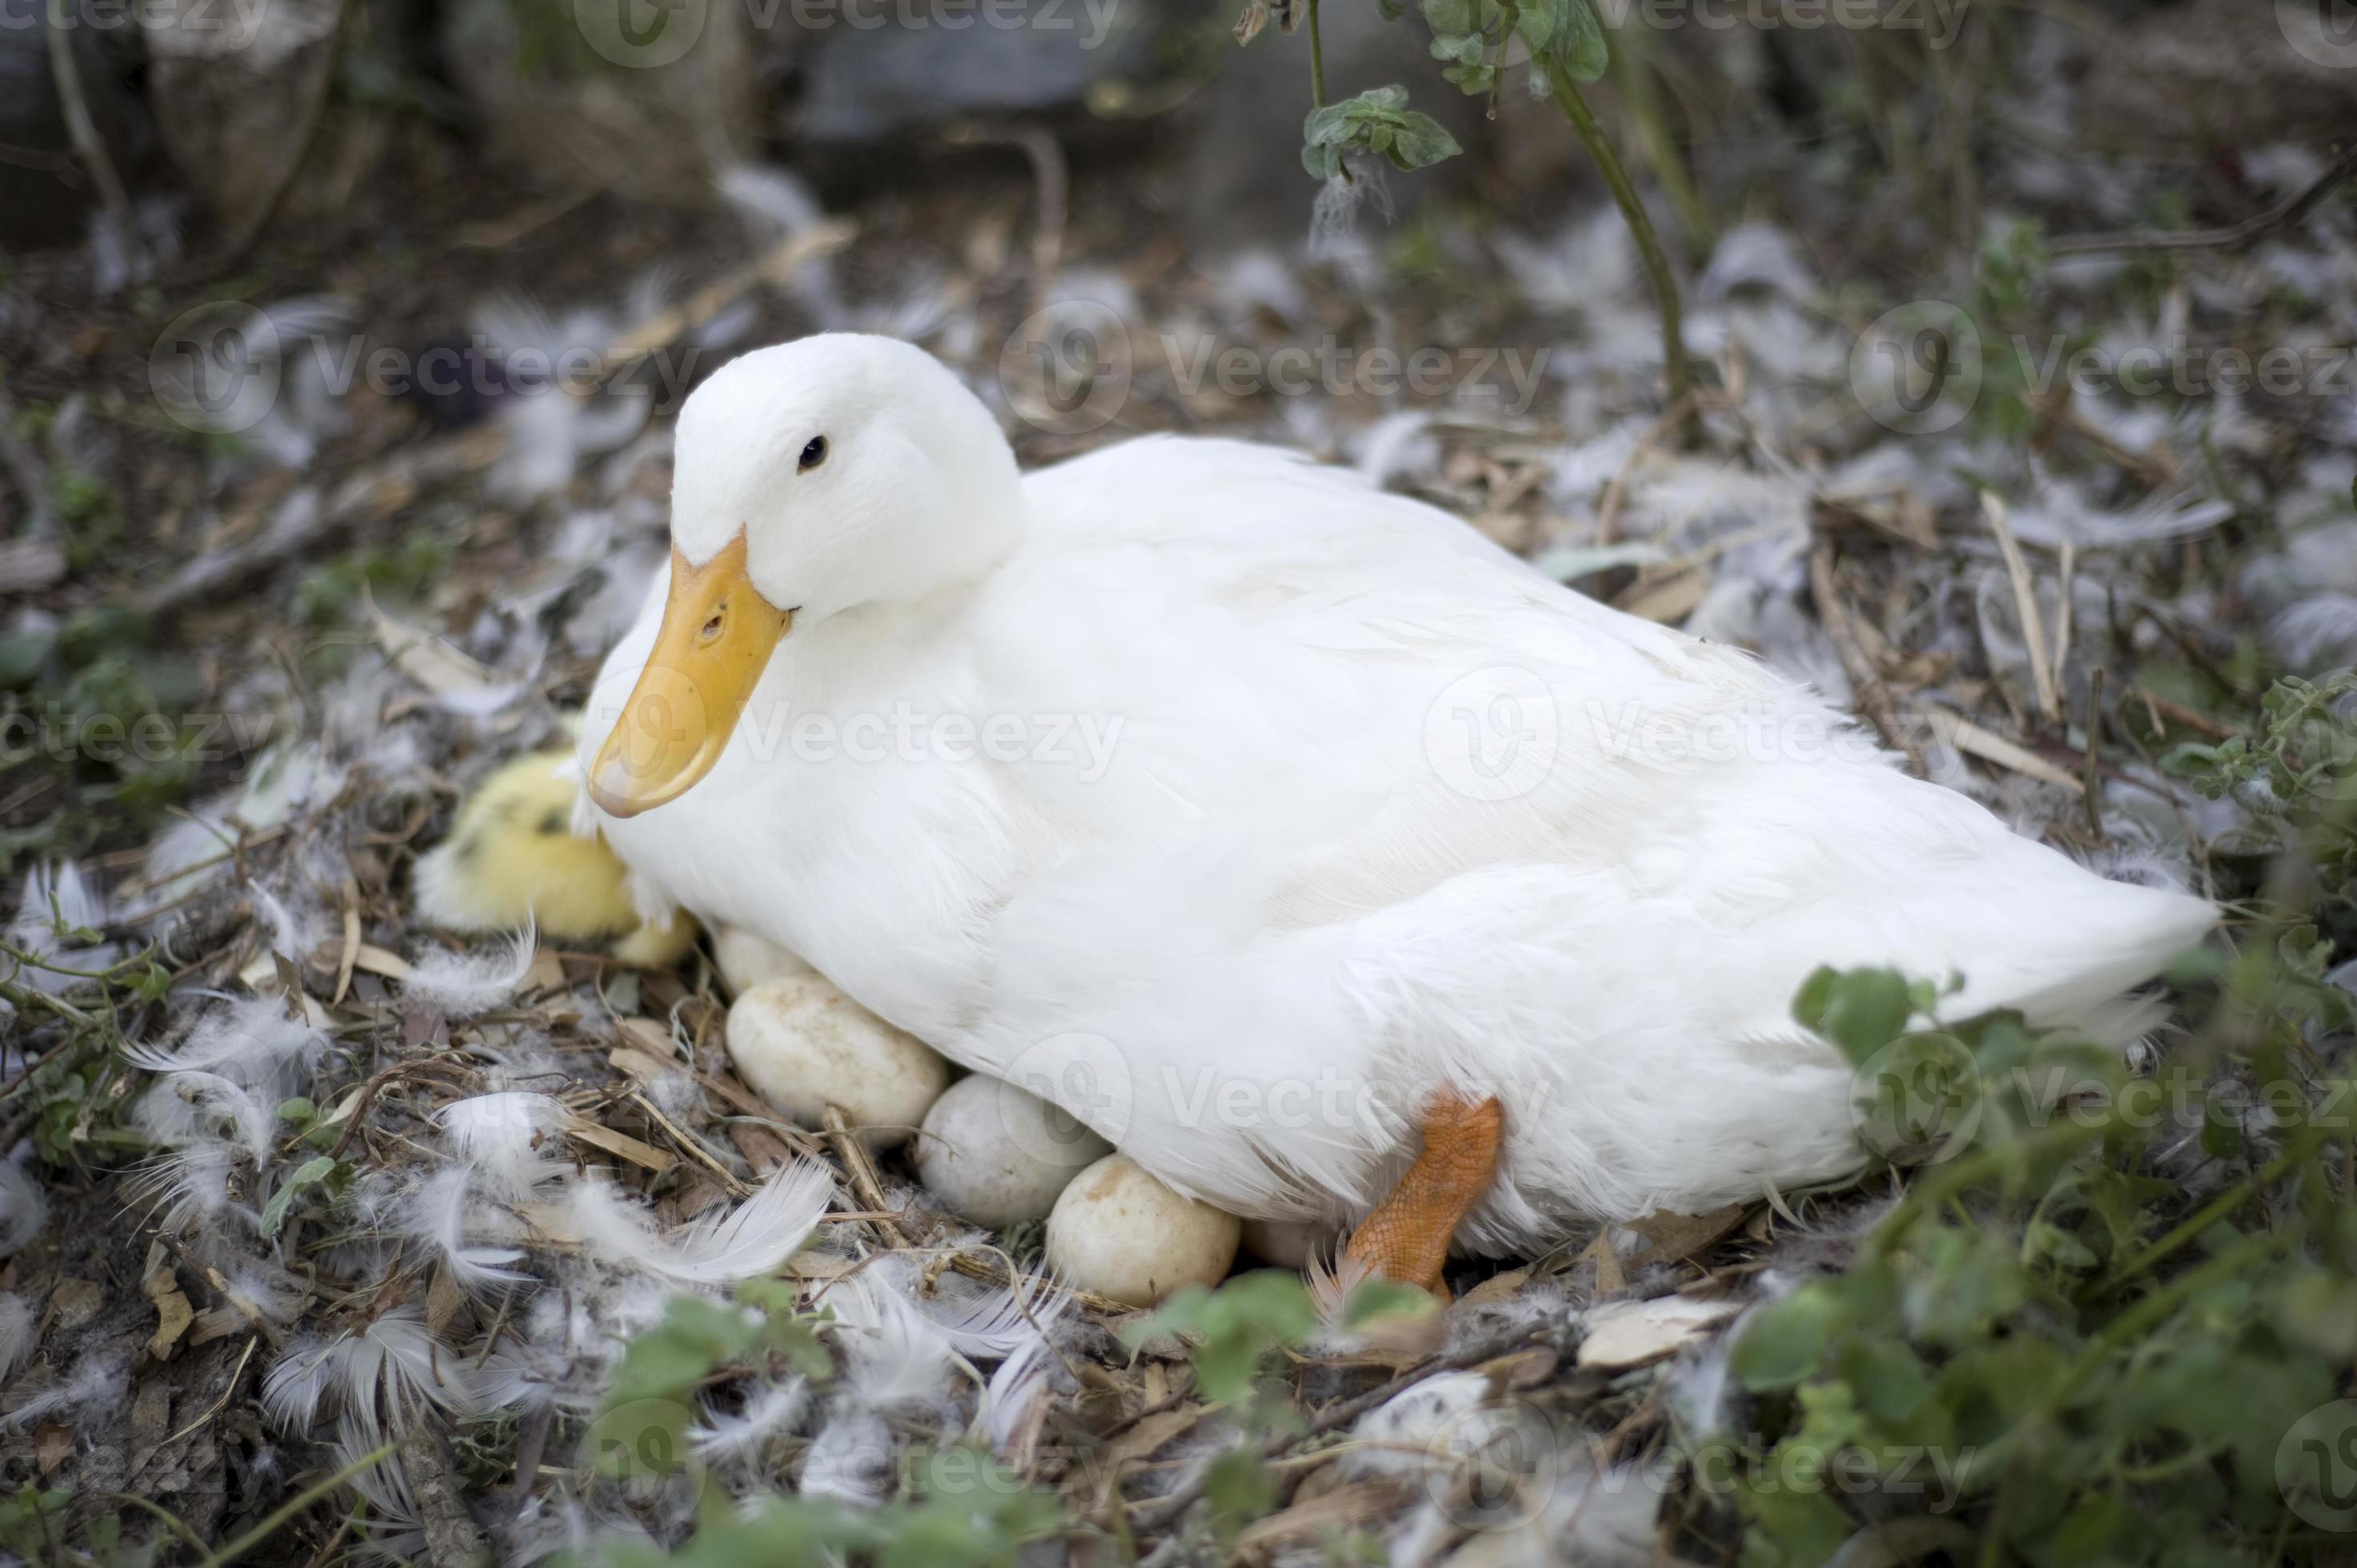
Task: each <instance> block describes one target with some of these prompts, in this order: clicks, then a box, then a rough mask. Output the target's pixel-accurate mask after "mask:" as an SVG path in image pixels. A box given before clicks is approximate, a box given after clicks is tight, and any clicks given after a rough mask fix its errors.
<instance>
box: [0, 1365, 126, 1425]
mask: <svg viewBox="0 0 2357 1568" xmlns="http://www.w3.org/2000/svg"><path fill="white" fill-rule="evenodd" d="M130 1391H131V1363H130V1361H129V1360H128V1359H125V1358H124V1357H122V1356H117V1355H111V1354H109V1353H107V1352H106V1351H103V1350H91V1351H89V1352H87V1353H85V1354H84V1355H83V1357H82V1359H81V1360H79V1361H76V1362H75V1363H74V1368H73V1370H72V1371H71V1372H69V1373H68V1374H66V1377H65V1379H64V1380H63V1381H61V1382H58V1383H53V1384H51V1385H50V1386H49V1387H48V1388H46V1389H43V1390H42V1391H39V1392H38V1393H35V1394H31V1395H28V1396H27V1397H26V1398H25V1399H24V1400H22V1401H20V1402H18V1403H17V1404H16V1406H15V1408H13V1409H11V1410H10V1411H9V1412H8V1413H7V1414H6V1415H5V1416H0V1426H6V1427H9V1428H12V1429H14V1430H16V1431H20V1432H21V1431H23V1430H24V1429H25V1428H26V1427H27V1426H30V1425H31V1424H32V1423H35V1422H37V1421H39V1420H42V1419H43V1418H45V1417H48V1416H52V1415H62V1414H65V1413H66V1412H70V1411H79V1410H88V1409H90V1408H91V1407H92V1406H101V1405H114V1404H120V1403H122V1402H123V1399H124V1395H126V1394H128V1393H129V1392H130Z"/></svg>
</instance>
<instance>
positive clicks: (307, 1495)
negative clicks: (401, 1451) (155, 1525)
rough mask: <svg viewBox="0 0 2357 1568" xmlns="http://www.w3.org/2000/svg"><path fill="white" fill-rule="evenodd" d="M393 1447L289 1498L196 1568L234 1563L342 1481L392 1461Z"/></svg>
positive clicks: (222, 1567)
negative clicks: (372, 1466) (265, 1517)
mask: <svg viewBox="0 0 2357 1568" xmlns="http://www.w3.org/2000/svg"><path fill="white" fill-rule="evenodd" d="M392 1456H393V1444H390V1443H388V1444H384V1445H383V1446H382V1447H380V1448H376V1449H373V1450H371V1452H369V1453H366V1454H363V1455H361V1456H360V1457H359V1458H357V1459H355V1460H353V1461H352V1462H351V1463H350V1464H349V1465H347V1466H344V1467H343V1468H342V1469H340V1470H339V1471H337V1472H336V1473H335V1474H334V1475H332V1476H330V1477H328V1478H327V1479H326V1480H324V1481H318V1482H315V1483H313V1484H312V1485H310V1486H308V1487H304V1488H303V1490H302V1491H301V1492H299V1493H297V1494H296V1496H295V1497H293V1498H289V1499H288V1500H287V1501H286V1503H285V1505H284V1506H283V1507H281V1508H280V1509H278V1511H277V1512H275V1513H274V1514H272V1515H271V1516H270V1517H269V1518H268V1519H265V1520H263V1521H262V1522H261V1523H260V1524H257V1525H255V1526H254V1527H253V1529H252V1530H247V1531H246V1532H245V1533H244V1534H243V1535H241V1536H239V1537H238V1538H237V1539H236V1540H235V1541H231V1542H230V1543H229V1544H228V1545H227V1546H224V1547H222V1548H221V1550H220V1551H218V1552H214V1553H213V1554H212V1555H211V1556H210V1557H208V1558H206V1559H205V1560H204V1562H203V1563H200V1564H199V1568H226V1565H227V1564H229V1563H234V1562H236V1561H237V1560H238V1559H239V1558H241V1557H242V1556H244V1555H245V1554H246V1553H247V1552H251V1551H253V1549H254V1548H255V1547H257V1546H259V1545H261V1544H262V1543H263V1542H264V1541H267V1540H269V1539H270V1538H271V1537H272V1536H274V1535H275V1534H277V1533H278V1531H279V1530H282V1529H284V1528H285V1525H286V1523H287V1521H288V1520H294V1519H297V1518H300V1517H301V1516H302V1514H303V1513H304V1511H305V1510H306V1509H309V1508H310V1507H311V1506H312V1505H314V1504H315V1503H317V1502H318V1501H319V1499H320V1498H324V1497H326V1496H327V1495H328V1493H330V1492H332V1491H334V1490H335V1489H336V1488H337V1487H340V1486H342V1485H343V1484H344V1483H345V1482H347V1481H349V1480H350V1479H351V1478H352V1477H354V1476H357V1475H359V1474H360V1473H361V1471H362V1470H365V1469H367V1468H368V1467H369V1466H371V1465H381V1464H382V1463H383V1462H384V1461H385V1460H387V1459H389V1458H391V1457H392Z"/></svg>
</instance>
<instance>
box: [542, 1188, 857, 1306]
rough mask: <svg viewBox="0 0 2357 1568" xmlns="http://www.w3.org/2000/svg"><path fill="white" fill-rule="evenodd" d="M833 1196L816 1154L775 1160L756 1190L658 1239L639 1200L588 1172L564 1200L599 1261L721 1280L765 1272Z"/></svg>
mask: <svg viewBox="0 0 2357 1568" xmlns="http://www.w3.org/2000/svg"><path fill="white" fill-rule="evenodd" d="M833 1200H834V1173H833V1172H832V1171H830V1170H829V1169H828V1168H827V1167H826V1166H825V1165H822V1164H820V1163H819V1162H818V1161H816V1160H808V1159H802V1160H796V1161H794V1162H793V1163H792V1164H791V1165H781V1166H780V1167H779V1168H778V1169H777V1170H776V1171H775V1172H773V1173H772V1174H771V1175H770V1179H769V1180H768V1181H767V1182H765V1183H763V1184H762V1186H761V1187H760V1190H759V1191H758V1192H756V1193H754V1194H753V1196H752V1197H748V1198H747V1199H746V1200H745V1201H744V1202H743V1203H740V1204H738V1205H737V1207H736V1208H733V1209H731V1210H729V1211H728V1212H726V1214H720V1215H714V1216H707V1217H706V1218H705V1219H698V1220H696V1221H695V1222H694V1224H692V1225H689V1226H687V1227H686V1228H685V1229H684V1230H681V1231H680V1232H679V1234H678V1236H677V1238H676V1239H669V1240H667V1239H665V1238H664V1237H663V1236H662V1234H660V1233H659V1232H658V1231H657V1230H656V1228H655V1224H654V1220H653V1217H652V1216H651V1214H649V1213H648V1211H647V1208H646V1206H645V1205H643V1204H641V1203H639V1202H637V1201H636V1200H635V1199H632V1198H630V1197H624V1196H623V1195H622V1193H621V1192H620V1190H619V1188H617V1187H614V1186H613V1184H612V1183H610V1182H608V1181H604V1180H601V1179H597V1178H592V1179H590V1180H588V1181H585V1182H583V1183H582V1184H581V1185H580V1186H579V1187H576V1189H575V1190H574V1191H573V1193H572V1195H571V1197H570V1198H569V1199H568V1202H567V1206H566V1207H567V1209H568V1212H569V1214H570V1217H571V1219H572V1223H573V1227H574V1229H575V1230H576V1231H577V1232H578V1233H579V1235H580V1237H581V1240H583V1241H584V1242H585V1243H586V1244H587V1246H588V1247H589V1249H590V1251H591V1252H592V1253H593V1254H594V1255H595V1256H597V1258H599V1259H600V1260H601V1261H603V1262H608V1263H611V1264H616V1265H619V1266H623V1267H629V1268H638V1269H644V1270H647V1271H649V1272H651V1273H658V1274H662V1275H665V1276H667V1277H669V1278H671V1279H675V1280H680V1281H683V1282H685V1283H693V1284H726V1283H731V1282H733V1281H736V1280H742V1279H750V1278H752V1277H753V1276H754V1275H756V1274H766V1273H770V1271H771V1270H773V1269H775V1268H776V1267H777V1266H778V1265H779V1264H780V1263H782V1262H785V1261H786V1260H787V1259H788V1258H791V1257H792V1256H793V1255H794V1253H795V1252H796V1251H799V1250H800V1249H801V1247H802V1243H803V1242H804V1241H805V1240H809V1238H810V1233H811V1230H812V1228H813V1226H815V1225H816V1224H817V1223H818V1219H819V1216H820V1215H822V1214H823V1213H825V1212H826V1206H827V1205H828V1204H829V1203H830V1202H832V1201H833Z"/></svg>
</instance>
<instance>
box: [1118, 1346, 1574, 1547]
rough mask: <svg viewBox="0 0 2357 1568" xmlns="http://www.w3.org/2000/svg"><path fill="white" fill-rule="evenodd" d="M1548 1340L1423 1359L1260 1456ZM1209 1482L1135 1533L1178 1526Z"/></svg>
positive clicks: (1192, 1486)
mask: <svg viewBox="0 0 2357 1568" xmlns="http://www.w3.org/2000/svg"><path fill="white" fill-rule="evenodd" d="M1543 1340H1544V1335H1534V1334H1533V1333H1532V1332H1531V1331H1530V1330H1529V1329H1528V1328H1517V1329H1511V1330H1508V1331H1506V1332H1504V1333H1501V1334H1496V1335H1492V1336H1491V1337H1489V1338H1487V1339H1480V1340H1476V1341H1475V1342H1474V1343H1472V1344H1470V1345H1468V1346H1466V1347H1465V1348H1462V1349H1459V1350H1453V1351H1450V1352H1448V1354H1446V1355H1441V1356H1435V1357H1432V1358H1430V1359H1426V1360H1424V1361H1420V1362H1418V1363H1417V1364H1416V1365H1415V1366H1414V1367H1411V1368H1409V1369H1407V1370H1406V1371H1405V1372H1402V1373H1401V1374H1400V1375H1399V1376H1398V1377H1396V1378H1394V1379H1393V1380H1391V1381H1389V1382H1387V1383H1384V1384H1383V1385H1381V1386H1380V1387H1377V1388H1373V1389H1370V1390H1368V1391H1366V1392H1365V1393H1362V1394H1355V1395H1353V1396H1351V1398H1349V1399H1346V1400H1337V1401H1336V1402H1334V1403H1332V1404H1329V1405H1328V1406H1327V1407H1326V1408H1325V1409H1323V1410H1321V1411H1319V1412H1318V1413H1317V1414H1316V1415H1313V1416H1311V1417H1310V1418H1309V1420H1308V1423H1307V1424H1305V1425H1304V1426H1303V1427H1302V1429H1301V1430H1300V1431H1299V1432H1297V1433H1279V1434H1277V1435H1276V1436H1275V1437H1272V1438H1270V1439H1268V1440H1267V1441H1266V1442H1265V1443H1264V1444H1261V1457H1262V1458H1264V1459H1269V1460H1274V1459H1277V1458H1281V1457H1282V1456H1283V1455H1285V1454H1286V1451H1287V1450H1288V1449H1291V1448H1295V1447H1297V1446H1298V1445H1300V1444H1303V1443H1306V1442H1308V1440H1309V1439H1311V1438H1313V1437H1322V1436H1324V1435H1325V1434H1327V1433H1329V1432H1332V1431H1334V1430H1336V1429H1337V1428H1339V1427H1343V1426H1348V1425H1349V1424H1350V1423H1352V1422H1354V1421H1356V1420H1358V1419H1359V1418H1360V1417H1361V1416H1362V1415H1364V1414H1366V1413H1367V1412H1369V1411H1371V1410H1373V1409H1375V1408H1376V1407H1377V1406H1379V1405H1383V1404H1387V1403H1389V1402H1391V1401H1393V1400H1394V1399H1396V1398H1398V1397H1399V1396H1400V1395H1401V1394H1403V1393H1405V1392H1406V1391H1408V1390H1409V1389H1412V1388H1414V1387H1415V1385H1416V1384H1418V1383H1420V1382H1423V1381H1424V1380H1426V1379H1427V1378H1434V1377H1437V1376H1439V1375H1440V1374H1441V1373H1443V1372H1459V1371H1463V1370H1464V1369H1466V1368H1468V1367H1477V1366H1480V1364H1481V1363H1482V1362H1484V1361H1494V1360H1496V1359H1499V1358H1500V1357H1501V1356H1508V1355H1512V1353H1513V1352H1515V1351H1517V1350H1526V1349H1533V1348H1537V1347H1538V1345H1539V1344H1540V1343H1541V1342H1542V1341H1543ZM1209 1480H1210V1477H1209V1475H1208V1474H1206V1473H1203V1472H1200V1471H1199V1472H1198V1473H1197V1475H1196V1477H1195V1478H1194V1479H1192V1480H1190V1481H1188V1482H1186V1483H1185V1484H1184V1485H1181V1486H1179V1487H1174V1488H1172V1490H1171V1491H1169V1492H1168V1494H1166V1495H1165V1496H1163V1497H1161V1498H1157V1499H1155V1500H1153V1501H1151V1502H1149V1503H1148V1504H1146V1507H1145V1509H1144V1511H1143V1512H1142V1513H1141V1514H1140V1515H1139V1517H1138V1518H1137V1520H1135V1527H1136V1529H1137V1530H1140V1531H1141V1532H1143V1531H1151V1530H1161V1529H1164V1528H1166V1527H1168V1526H1169V1525H1172V1524H1175V1523H1177V1522H1178V1520H1179V1516H1180V1515H1182V1514H1184V1513H1185V1512H1186V1511H1187V1510H1188V1509H1190V1508H1192V1507H1194V1506H1195V1504H1196V1503H1197V1502H1199V1501H1200V1500H1201V1498H1202V1496H1203V1489H1204V1487H1205V1486H1206V1485H1207V1484H1208V1482H1209Z"/></svg>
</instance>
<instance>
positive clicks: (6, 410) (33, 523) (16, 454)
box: [0, 387, 58, 539]
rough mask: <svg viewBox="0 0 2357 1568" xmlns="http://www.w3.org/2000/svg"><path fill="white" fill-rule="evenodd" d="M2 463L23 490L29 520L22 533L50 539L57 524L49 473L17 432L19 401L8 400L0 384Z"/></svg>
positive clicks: (0, 462)
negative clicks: (53, 509) (52, 507)
mask: <svg viewBox="0 0 2357 1568" xmlns="http://www.w3.org/2000/svg"><path fill="white" fill-rule="evenodd" d="M0 465H5V467H7V470H8V477H9V478H12V479H14V480H15V481H16V489H19V490H21V491H23V492H24V496H25V516H26V519H27V524H26V527H25V528H24V529H22V530H21V531H19V533H20V536H21V537H25V538H29V539H47V538H48V536H49V535H50V534H51V533H53V532H56V531H57V525H58V523H57V517H56V514H55V513H53V512H51V511H50V510H49V477H48V474H47V473H46V472H44V471H43V469H42V467H41V459H40V455H39V454H38V453H37V452H35V451H34V450H33V449H32V447H31V446H27V444H26V442H25V438H24V437H23V436H21V435H17V434H16V404H15V403H11V402H10V401H9V400H8V390H7V388H5V387H0Z"/></svg>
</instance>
